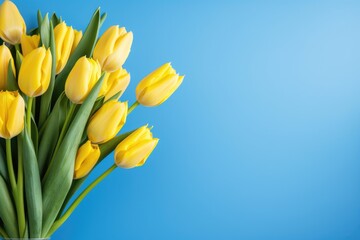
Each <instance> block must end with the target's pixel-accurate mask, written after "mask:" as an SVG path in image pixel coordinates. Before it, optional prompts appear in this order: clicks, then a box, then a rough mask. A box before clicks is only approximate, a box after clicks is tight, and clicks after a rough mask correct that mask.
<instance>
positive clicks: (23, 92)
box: [0, 0, 183, 238]
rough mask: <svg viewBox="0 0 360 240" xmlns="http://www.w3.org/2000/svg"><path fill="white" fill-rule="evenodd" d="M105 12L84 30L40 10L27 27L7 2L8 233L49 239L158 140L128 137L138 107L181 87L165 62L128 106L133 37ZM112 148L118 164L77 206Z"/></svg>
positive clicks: (2, 25) (2, 90) (146, 131)
mask: <svg viewBox="0 0 360 240" xmlns="http://www.w3.org/2000/svg"><path fill="white" fill-rule="evenodd" d="M105 17H106V14H102V15H101V14H100V11H99V10H96V11H95V13H94V15H93V16H92V18H91V20H90V23H89V25H88V27H87V28H86V30H85V32H84V34H83V33H82V32H81V31H77V30H75V29H73V28H72V27H70V26H67V25H66V23H65V22H64V21H63V20H62V19H61V18H59V17H58V16H57V15H56V14H53V15H52V16H51V17H50V16H49V15H48V14H46V15H42V14H41V13H40V12H38V16H37V18H38V27H37V28H36V29H33V30H31V31H26V24H25V22H24V20H23V18H22V16H21V14H20V13H19V11H18V9H17V7H16V6H15V4H14V3H12V2H11V1H8V0H5V1H4V2H3V3H2V4H1V6H0V38H1V40H0V44H1V45H0V137H1V138H0V237H3V238H46V237H50V236H51V235H52V234H53V233H54V232H55V231H56V230H57V229H58V228H59V227H60V226H61V225H62V224H63V223H64V222H65V221H66V220H67V219H68V217H69V216H70V215H71V213H72V212H73V211H74V210H75V208H76V207H77V206H78V205H79V203H80V202H81V201H82V200H83V199H84V197H85V196H86V195H87V194H88V193H89V192H90V191H91V190H92V189H93V188H94V187H95V186H96V185H97V184H98V183H99V182H101V181H102V180H103V179H104V178H105V177H106V176H107V175H109V174H110V173H111V172H112V171H113V170H114V169H116V168H117V167H121V168H134V167H139V166H142V165H143V164H144V163H145V161H146V159H147V158H148V157H149V155H150V154H151V152H152V151H153V149H154V148H155V146H156V145H157V143H158V139H157V138H154V137H153V135H152V133H151V128H149V127H148V126H147V125H145V126H142V127H139V128H138V129H135V130H133V131H130V132H126V133H122V134H120V135H119V131H120V130H121V129H122V127H123V126H124V124H125V123H126V119H127V115H128V114H130V113H131V112H132V111H133V110H134V109H135V108H136V107H137V106H138V105H139V104H141V105H144V106H158V105H160V104H161V103H163V102H164V101H165V100H166V99H167V98H168V97H169V96H171V95H172V94H173V93H174V91H175V90H176V89H177V88H178V87H179V85H180V84H181V82H182V80H183V76H179V74H177V73H176V71H175V70H174V69H173V68H172V66H171V65H170V63H166V64H164V65H162V66H161V67H159V68H158V69H156V70H155V71H154V72H152V73H150V74H149V75H148V76H146V77H145V78H144V79H143V80H142V81H140V83H139V84H138V85H137V87H136V99H137V101H136V102H135V103H134V104H132V105H131V106H130V107H128V104H127V102H126V101H119V98H120V97H121V95H122V94H123V93H124V91H125V89H126V88H127V86H128V84H129V81H130V74H129V73H128V72H127V71H126V70H125V69H124V68H123V64H124V63H125V61H126V59H127V57H128V55H129V53H130V49H131V45H132V41H133V34H132V32H128V31H126V29H125V28H124V27H118V26H112V27H110V28H109V29H107V30H106V31H105V33H104V34H103V35H102V36H101V37H100V38H98V33H99V29H100V27H101V25H102V24H103V22H104V20H105ZM112 151H114V152H115V154H114V158H115V163H114V164H113V165H112V166H111V167H110V168H109V169H108V170H106V171H105V172H104V173H102V174H101V175H100V176H99V177H98V178H97V179H96V180H95V181H93V182H92V183H90V184H89V185H88V186H87V187H86V188H85V190H84V191H83V192H81V193H79V194H78V196H77V198H76V199H75V200H73V201H71V200H72V199H73V198H72V197H73V196H74V194H75V193H76V192H77V190H78V189H79V187H80V186H81V185H82V184H83V183H84V181H85V179H86V178H87V176H88V175H89V173H90V172H91V171H92V170H93V169H94V168H95V167H96V166H97V164H99V163H100V162H101V161H102V160H103V159H104V158H105V157H106V156H108V155H109V154H110V153H111V152H112Z"/></svg>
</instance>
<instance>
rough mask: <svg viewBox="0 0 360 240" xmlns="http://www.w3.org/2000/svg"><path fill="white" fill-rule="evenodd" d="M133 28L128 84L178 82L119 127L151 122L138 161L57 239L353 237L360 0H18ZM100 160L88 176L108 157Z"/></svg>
mask: <svg viewBox="0 0 360 240" xmlns="http://www.w3.org/2000/svg"><path fill="white" fill-rule="evenodd" d="M15 2H16V3H17V5H18V6H19V8H20V11H21V12H22V14H23V15H24V17H25V19H26V20H27V21H28V22H30V23H31V24H28V25H31V26H35V23H36V11H37V9H38V8H40V9H41V10H42V12H43V13H44V12H47V11H49V12H53V11H56V12H57V13H58V14H59V15H61V16H62V17H63V18H64V19H65V20H66V22H67V24H69V25H72V26H73V27H74V28H77V29H84V28H85V27H86V24H87V22H88V20H89V18H90V17H91V14H92V13H93V11H94V10H95V9H96V7H98V6H99V5H101V9H102V10H103V11H105V12H107V13H108V18H107V21H106V22H105V25H104V28H103V30H104V29H106V28H107V27H109V26H111V25H115V24H119V25H121V26H126V28H127V29H128V30H131V31H133V32H134V37H135V40H134V44H133V48H132V53H131V55H130V57H129V59H128V61H127V62H126V64H125V68H126V69H127V70H128V71H129V72H130V73H131V77H132V82H131V84H130V86H129V88H128V90H127V92H126V93H125V94H124V97H123V98H122V99H123V100H125V99H129V102H130V103H132V102H133V101H134V89H135V86H136V84H137V82H138V81H139V80H140V79H141V78H142V77H144V76H145V75H146V74H148V73H149V72H150V71H152V70H153V69H155V68H156V67H158V66H160V65H161V64H163V63H165V62H167V61H171V62H172V63H173V66H174V67H175V68H176V69H177V70H178V72H180V73H181V74H186V78H185V81H184V83H183V85H182V86H181V87H180V88H179V90H178V91H177V92H176V93H175V94H174V96H173V97H172V98H171V99H169V101H167V102H166V103H165V104H163V105H162V106H160V107H158V108H144V107H139V108H138V109H136V111H135V113H134V114H131V116H129V118H128V123H127V126H126V127H125V129H124V130H129V129H133V128H136V127H138V126H140V125H143V124H145V123H149V124H151V125H154V126H155V127H154V129H153V130H154V135H155V136H156V137H159V138H160V142H159V145H158V147H157V149H156V150H155V151H154V153H153V154H152V156H151V157H150V158H149V160H148V162H147V163H146V165H145V166H144V167H142V168H137V169H133V170H121V169H119V170H118V171H116V172H115V173H114V174H112V175H111V176H110V177H109V178H108V179H106V181H104V182H103V184H102V185H101V186H99V187H98V188H97V189H95V191H93V192H92V193H91V194H90V195H89V197H88V198H87V199H86V200H85V201H84V202H83V204H82V205H81V206H80V207H79V208H78V209H77V210H76V211H75V213H74V214H73V216H72V217H71V218H70V219H69V221H68V222H67V223H66V224H65V225H64V226H63V227H62V228H61V230H60V231H59V232H58V233H56V234H55V236H54V237H53V239H69V240H70V239H268V240H269V239H276V240H281V239H292V240H296V239H299V240H300V239H301V240H304V239H309V240H311V239H326V240H331V239H334V240H338V239H349V240H352V239H360V148H359V147H360V107H359V106H360V94H359V92H360V78H359V77H360V67H359V66H360V15H359V10H360V4H359V3H358V2H355V1H338V2H335V1H316V3H315V1H291V2H288V1H272V4H270V3H268V2H266V1H242V2H238V3H235V2H230V1H225V2H221V1H218V2H208V3H205V2H204V3H201V2H192V1H181V2H180V1H176V2H166V1H164V2H163V1H160V0H155V1H151V3H149V2H145V1H115V0H113V1H102V2H100V1H86V3H84V1H58V2H56V1H42V2H40V1H33V0H32V1H20V0H18V1H15ZM112 161H113V159H112V157H109V158H108V159H107V161H105V162H106V163H105V164H104V165H102V166H101V169H99V170H97V171H96V173H95V174H94V175H93V177H95V176H96V175H97V174H99V173H100V172H101V171H102V170H103V169H105V168H106V167H107V166H109V165H110V164H111V163H112Z"/></svg>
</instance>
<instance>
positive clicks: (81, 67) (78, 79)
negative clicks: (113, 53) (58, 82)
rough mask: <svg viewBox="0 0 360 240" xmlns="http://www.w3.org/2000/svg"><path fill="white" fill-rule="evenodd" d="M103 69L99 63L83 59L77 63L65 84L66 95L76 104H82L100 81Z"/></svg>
mask: <svg viewBox="0 0 360 240" xmlns="http://www.w3.org/2000/svg"><path fill="white" fill-rule="evenodd" d="M100 75H101V68H100V65H99V63H98V62H97V61H95V60H93V59H91V58H87V57H85V56H84V57H81V58H80V59H79V60H77V62H76V63H75V65H74V67H73V69H72V70H71V72H70V74H69V76H68V78H67V79H66V83H65V94H66V96H67V97H68V98H69V99H70V100H71V101H72V102H73V103H75V104H81V103H83V102H84V100H85V99H86V97H87V96H88V95H89V93H90V91H91V89H92V88H93V87H94V85H95V84H96V82H97V81H98V80H99V78H100Z"/></svg>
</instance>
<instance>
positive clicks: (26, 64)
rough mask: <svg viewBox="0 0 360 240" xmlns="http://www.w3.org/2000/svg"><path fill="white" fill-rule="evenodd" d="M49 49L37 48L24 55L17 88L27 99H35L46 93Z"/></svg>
mask: <svg viewBox="0 0 360 240" xmlns="http://www.w3.org/2000/svg"><path fill="white" fill-rule="evenodd" d="M51 62H52V58H51V52H50V49H47V50H46V48H45V47H39V48H36V49H35V50H33V51H31V52H30V53H29V54H28V55H26V56H25V57H24V58H23V60H22V63H21V67H20V72H19V87H20V89H21V91H22V92H23V93H25V94H26V95H27V96H29V97H37V96H40V95H42V94H44V93H45V92H46V90H47V89H48V87H49V84H50V77H51V64H52V63H51Z"/></svg>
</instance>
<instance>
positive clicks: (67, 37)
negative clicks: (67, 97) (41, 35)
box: [54, 22, 74, 74]
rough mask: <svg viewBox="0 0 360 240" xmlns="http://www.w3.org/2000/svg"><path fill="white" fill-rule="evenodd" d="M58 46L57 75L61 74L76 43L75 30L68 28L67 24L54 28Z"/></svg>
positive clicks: (63, 23)
mask: <svg viewBox="0 0 360 240" xmlns="http://www.w3.org/2000/svg"><path fill="white" fill-rule="evenodd" d="M54 35H55V46H56V74H58V73H60V72H61V71H62V70H63V69H64V67H65V65H66V63H67V61H68V60H69V56H70V52H71V49H72V46H73V43H74V30H73V29H72V27H68V26H66V24H65V22H62V23H59V24H58V25H57V26H56V27H55V28H54Z"/></svg>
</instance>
